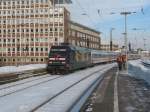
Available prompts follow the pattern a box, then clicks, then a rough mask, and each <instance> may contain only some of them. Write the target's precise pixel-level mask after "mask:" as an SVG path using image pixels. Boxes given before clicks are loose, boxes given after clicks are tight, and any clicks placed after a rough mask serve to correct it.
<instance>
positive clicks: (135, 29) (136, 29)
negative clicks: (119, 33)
mask: <svg viewBox="0 0 150 112" xmlns="http://www.w3.org/2000/svg"><path fill="white" fill-rule="evenodd" d="M132 30H134V31H139V30H143V31H145V28H144V29H143V28H132ZM143 40H144V39H143ZM135 41H136V44H135V45H136V48H137V38H136V37H135Z"/></svg>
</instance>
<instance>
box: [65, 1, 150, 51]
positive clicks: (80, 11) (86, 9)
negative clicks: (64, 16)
mask: <svg viewBox="0 0 150 112" xmlns="http://www.w3.org/2000/svg"><path fill="white" fill-rule="evenodd" d="M66 7H67V8H68V9H69V11H70V12H71V19H72V20H73V21H76V22H78V23H81V24H83V25H86V26H88V27H91V28H93V29H95V30H98V31H100V32H101V38H102V42H103V43H108V42H109V39H110V29H111V28H115V30H113V32H112V35H113V36H112V37H113V42H114V43H116V44H119V45H120V46H122V45H123V44H124V35H123V34H122V33H124V24H125V22H124V21H125V19H124V18H125V16H123V15H121V14H120V13H121V12H125V11H129V12H132V13H131V14H130V15H128V16H127V37H128V42H130V43H131V46H132V48H143V49H147V50H150V0H72V4H70V5H67V6H66ZM133 12H136V13H133ZM135 28H136V29H137V30H133V29H135ZM144 44H145V46H144Z"/></svg>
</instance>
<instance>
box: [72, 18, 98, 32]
mask: <svg viewBox="0 0 150 112" xmlns="http://www.w3.org/2000/svg"><path fill="white" fill-rule="evenodd" d="M70 23H71V24H74V25H76V26H79V27H83V28H85V29H88V30H90V31H93V32H95V33H99V34H101V32H100V31H97V30H95V29H92V28H89V27H87V26H85V25H82V24H79V23H77V22H74V21H72V20H70Z"/></svg>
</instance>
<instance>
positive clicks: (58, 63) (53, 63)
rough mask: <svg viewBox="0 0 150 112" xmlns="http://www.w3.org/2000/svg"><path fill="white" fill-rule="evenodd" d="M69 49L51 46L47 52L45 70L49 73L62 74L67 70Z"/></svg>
mask: <svg viewBox="0 0 150 112" xmlns="http://www.w3.org/2000/svg"><path fill="white" fill-rule="evenodd" d="M69 54H70V48H69V47H67V46H52V47H51V49H50V52H49V59H48V64H47V70H48V72H49V73H53V74H57V73H60V74H62V73H64V72H67V71H68V70H69Z"/></svg>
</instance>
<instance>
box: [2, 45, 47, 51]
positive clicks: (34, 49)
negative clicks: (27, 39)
mask: <svg viewBox="0 0 150 112" xmlns="http://www.w3.org/2000/svg"><path fill="white" fill-rule="evenodd" d="M0 51H1V52H3V51H8V52H11V51H12V52H15V51H31V52H34V51H36V52H47V51H48V48H40V47H35V48H33V47H31V48H29V47H28V46H27V47H26V48H20V47H17V48H0Z"/></svg>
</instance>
